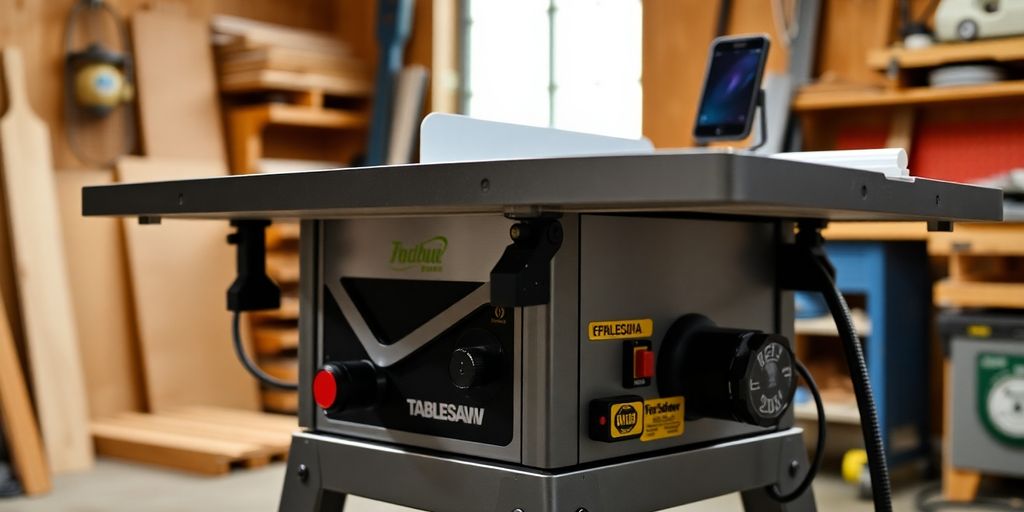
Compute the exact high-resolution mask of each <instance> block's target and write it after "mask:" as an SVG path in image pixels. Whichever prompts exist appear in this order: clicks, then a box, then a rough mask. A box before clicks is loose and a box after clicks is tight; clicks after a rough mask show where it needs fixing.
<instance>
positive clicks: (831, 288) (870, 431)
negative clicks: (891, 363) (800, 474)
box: [817, 261, 892, 512]
mask: <svg viewBox="0 0 1024 512" xmlns="http://www.w3.org/2000/svg"><path fill="white" fill-rule="evenodd" d="M817 264H818V265H817V266H818V271H819V272H821V273H822V274H823V277H824V279H825V280H826V282H827V283H828V286H827V287H825V289H824V290H822V295H824V297H825V302H826V303H827V304H828V310H829V311H830V312H831V313H832V318H833V320H835V323H836V328H838V329H839V337H840V339H841V340H842V342H843V352H844V353H845V355H846V365H847V367H849V369H850V380H852V381H853V394H854V395H855V396H856V397H857V410H858V412H860V417H861V433H862V434H863V436H864V446H865V448H866V450H867V454H868V471H869V473H870V474H871V497H872V499H873V500H874V503H875V510H876V512H890V511H891V510H892V488H891V486H890V483H889V465H888V462H887V461H886V458H885V445H884V444H883V443H882V433H881V429H880V428H879V426H878V411H877V410H876V408H875V397H874V393H873V392H872V391H871V382H870V381H869V380H868V366H867V363H866V362H865V361H864V348H863V347H862V346H861V343H860V338H858V337H857V331H856V330H854V328H853V317H852V316H851V314H850V307H849V306H848V305H847V304H846V299H844V298H843V294H842V293H841V292H840V291H839V287H838V286H836V283H835V280H833V279H832V276H831V275H830V274H829V273H828V272H827V267H825V265H824V264H823V263H822V262H821V261H818V262H817Z"/></svg>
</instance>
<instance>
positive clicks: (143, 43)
mask: <svg viewBox="0 0 1024 512" xmlns="http://www.w3.org/2000/svg"><path fill="white" fill-rule="evenodd" d="M132 44H133V45H134V51H135V74H136V81H137V85H136V87H137V90H138V95H139V128H140V131H141V132H142V133H141V134H142V149H143V153H144V154H145V155H147V156H152V157H182V158H205V159H210V160H212V161H216V162H225V161H226V159H227V153H226V150H225V148H224V135H223V132H222V130H221V121H220V111H219V107H218V104H217V81H216V78H215V76H214V69H213V51H212V49H211V47H210V34H209V29H208V28H207V26H206V24H205V23H204V22H203V21H202V20H200V19H195V18H190V17H188V16H187V15H185V14H183V13H181V12H177V11H176V10H172V9H168V8H162V9H153V10H145V9H139V10H138V11H136V12H135V13H134V14H133V15H132Z"/></svg>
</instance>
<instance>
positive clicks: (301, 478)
mask: <svg viewBox="0 0 1024 512" xmlns="http://www.w3.org/2000/svg"><path fill="white" fill-rule="evenodd" d="M320 471H321V466H320V455H319V453H317V449H316V445H315V444H314V443H312V442H311V441H309V440H298V439H294V438H293V439H292V447H291V450H290V451H289V453H288V471H287V473H285V478H284V491H283V492H282V493H281V504H280V506H279V508H278V510H279V511H280V512H299V511H301V512H342V511H343V510H344V508H345V495H344V494H342V493H339V492H333V491H330V490H327V489H324V486H323V484H322V483H321V480H322V479H321V475H320Z"/></svg>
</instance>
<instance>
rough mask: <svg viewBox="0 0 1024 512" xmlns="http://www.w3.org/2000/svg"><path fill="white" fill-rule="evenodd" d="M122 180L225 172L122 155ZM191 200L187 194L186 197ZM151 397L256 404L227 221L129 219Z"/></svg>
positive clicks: (216, 166) (174, 402) (220, 167)
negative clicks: (239, 340)
mask: <svg viewBox="0 0 1024 512" xmlns="http://www.w3.org/2000/svg"><path fill="white" fill-rule="evenodd" d="M117 172H118V180H119V181H121V182H138V181H158V180H180V179H187V178H196V177H203V176H219V175H224V174H226V167H225V165H224V164H223V163H221V162H219V161H218V162H210V161H198V160H183V159H154V158H124V159H122V160H121V162H119V163H118V169H117ZM182 200H183V201H188V198H187V197H182ZM123 222H124V229H125V239H126V242H127V247H128V262H129V269H130V276H131V283H132V290H133V296H134V303H135V311H136V320H137V323H138V330H139V353H140V358H141V359H142V366H143V370H144V381H145V388H146V399H147V402H148V403H149V407H150V409H151V410H152V411H153V412H160V411H165V410H167V409H170V408H174V407H179V406H186V405H217V406H225V407H237V408H243V409H252V410H255V409H257V408H258V406H259V396H258V389H257V385H256V383H255V381H253V380H252V378H250V377H249V375H248V374H247V373H245V370H243V368H242V366H241V365H240V364H239V363H238V361H237V360H236V359H235V355H234V352H233V349H232V346H231V316H230V314H229V313H228V311H227V310H226V308H225V306H226V299H225V292H226V290H227V288H228V286H229V285H230V284H231V281H232V280H233V279H234V272H235V269H234V264H235V262H234V250H233V248H232V246H229V245H228V244H227V243H226V242H225V237H226V236H227V234H228V233H229V231H230V230H229V228H228V226H227V224H226V223H223V222H216V221H214V222H205V221H199V222H196V221H187V220H186V221H181V220H179V221H174V220H165V221H164V222H163V223H162V224H160V225H145V226H144V225H140V224H138V223H137V222H136V221H135V219H125V220H124V221H123Z"/></svg>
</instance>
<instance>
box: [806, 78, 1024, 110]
mask: <svg viewBox="0 0 1024 512" xmlns="http://www.w3.org/2000/svg"><path fill="white" fill-rule="evenodd" d="M1000 98H1021V99H1024V80H1007V81H1003V82H996V83H992V84H984V85H965V86H959V87H911V88H907V89H902V90H896V91H887V90H880V89H862V90H844V91H835V92H823V91H822V92H800V93H799V94H797V96H796V99H795V100H794V101H793V110H794V111H795V112H815V111H823V110H836V109H844V108H858V107H891V106H901V105H927V104H936V103H949V102H955V101H972V100H987V99H1000Z"/></svg>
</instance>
